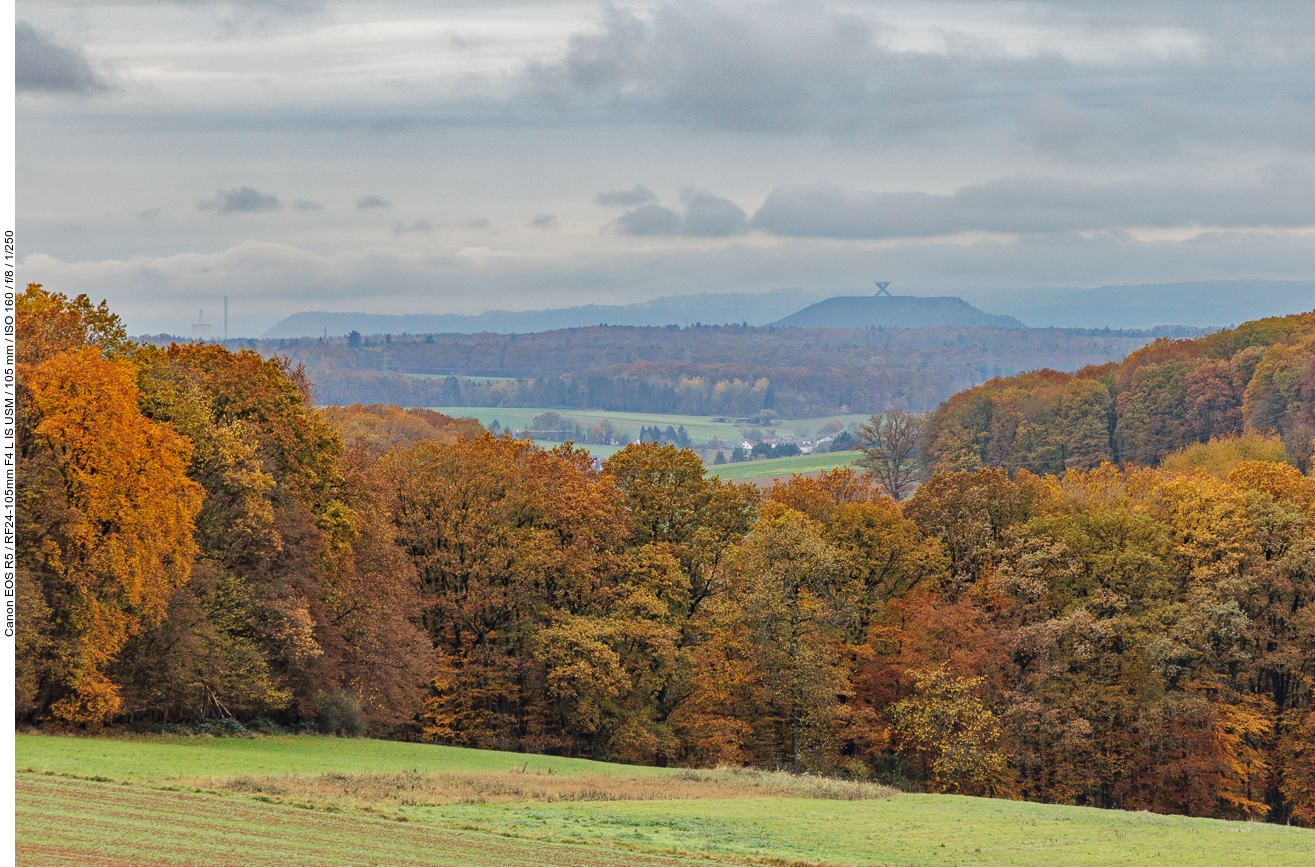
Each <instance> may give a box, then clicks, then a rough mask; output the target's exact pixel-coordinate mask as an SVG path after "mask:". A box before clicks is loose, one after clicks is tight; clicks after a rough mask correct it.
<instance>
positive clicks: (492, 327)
mask: <svg viewBox="0 0 1315 867" xmlns="http://www.w3.org/2000/svg"><path fill="white" fill-rule="evenodd" d="M820 294H821V293H819V292H807V291H805V290H802V289H778V290H776V291H774V292H763V293H761V294H755V293H750V292H732V293H726V294H713V293H710V292H702V293H699V294H697V295H667V296H664V297H662V298H655V299H653V300H652V301H642V302H640V303H638V304H615V305H604V304H586V305H583V306H580V307H562V308H557V309H549V310H520V311H515V310H490V311H489V312H487V313H480V314H479V315H477V316H462V315H459V314H454V313H433V314H431V313H412V314H406V315H390V314H384V313H327V312H318V311H316V312H306V313H294V314H293V315H292V316H289V317H287V318H285V319H283V320H281V321H279V322H278V323H277V324H276V325H275V326H274V327H273V328H271V329H269V330H268V331H266V332H265V334H264V337H265V338H267V339H268V338H273V339H280V338H290V337H321V336H324V335H326V334H327V336H329V337H341V336H343V335H344V334H348V333H350V332H352V331H359V332H360V333H361V334H481V333H484V332H490V333H496V334H529V333H532V332H539V331H554V330H556V329H558V328H583V327H586V326H590V325H599V324H604V323H605V324H607V325H641V326H652V325H657V326H661V325H693V324H694V323H696V322H699V323H702V324H704V325H727V324H732V323H734V324H740V323H747V324H749V325H766V324H767V323H768V322H771V321H772V320H773V319H776V318H778V317H781V316H784V315H786V314H787V313H790V312H791V311H793V310H798V309H799V306H800V305H801V304H807V303H808V302H809V301H811V300H813V299H815V298H817V297H818V296H819V295H820Z"/></svg>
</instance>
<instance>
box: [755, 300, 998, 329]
mask: <svg viewBox="0 0 1315 867" xmlns="http://www.w3.org/2000/svg"><path fill="white" fill-rule="evenodd" d="M772 324H773V325H775V326H777V327H781V328H788V327H793V328H870V327H873V326H881V327H883V328H939V327H941V326H944V325H976V326H979V327H982V328H1021V327H1023V323H1021V322H1019V321H1018V320H1017V319H1015V318H1014V317H1012V316H996V315H995V314H993V313H986V312H985V311H982V310H978V309H977V308H976V307H974V306H972V305H971V304H969V303H968V302H967V301H964V300H963V299H962V298H954V297H948V296H940V297H923V296H918V295H840V296H837V297H835V298H827V299H826V300H825V301H819V302H817V303H816V304H812V305H809V306H808V307H805V308H804V309H803V310H800V311H798V312H796V313H791V314H790V315H789V316H786V317H785V318H784V319H780V320H777V321H776V322H773V323H772Z"/></svg>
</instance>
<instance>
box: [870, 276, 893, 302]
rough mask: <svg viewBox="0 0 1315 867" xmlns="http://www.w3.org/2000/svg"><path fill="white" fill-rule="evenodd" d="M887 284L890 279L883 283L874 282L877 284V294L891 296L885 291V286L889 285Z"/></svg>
mask: <svg viewBox="0 0 1315 867" xmlns="http://www.w3.org/2000/svg"><path fill="white" fill-rule="evenodd" d="M889 285H890V281H889V280H887V281H886V282H885V283H878V284H876V286H877V295H885V296H886V297H887V298H889V297H891V296H890V293H889V292H887V291H886V287H887V286H889ZM874 297H876V296H874Z"/></svg>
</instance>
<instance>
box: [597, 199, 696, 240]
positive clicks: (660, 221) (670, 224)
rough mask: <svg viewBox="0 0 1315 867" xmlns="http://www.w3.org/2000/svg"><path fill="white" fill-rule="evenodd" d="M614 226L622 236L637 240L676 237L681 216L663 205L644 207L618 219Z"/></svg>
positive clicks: (628, 212)
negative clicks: (661, 236)
mask: <svg viewBox="0 0 1315 867" xmlns="http://www.w3.org/2000/svg"><path fill="white" fill-rule="evenodd" d="M613 225H615V226H616V230H617V232H619V233H620V234H622V235H633V236H634V237H636V238H651V237H655V236H658V235H674V234H676V232H677V231H678V230H679V229H680V215H679V214H677V213H676V212H675V211H673V210H671V209H670V208H664V207H662V206H661V205H643V206H641V207H638V208H635V209H634V210H633V211H627V212H626V213H624V214H622V215H621V216H619V217H617V218H616V220H615V222H614V223H613Z"/></svg>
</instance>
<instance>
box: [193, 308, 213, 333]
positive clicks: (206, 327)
mask: <svg viewBox="0 0 1315 867" xmlns="http://www.w3.org/2000/svg"><path fill="white" fill-rule="evenodd" d="M192 339H193V340H209V339H210V323H208V322H206V321H205V311H204V310H198V311H196V322H194V323H193V324H192Z"/></svg>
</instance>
